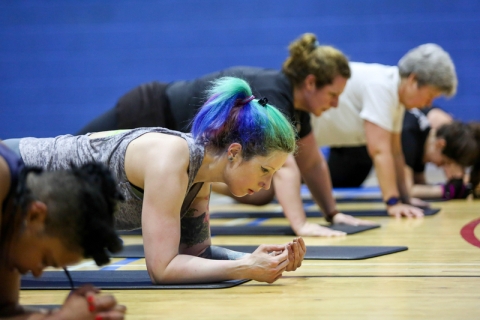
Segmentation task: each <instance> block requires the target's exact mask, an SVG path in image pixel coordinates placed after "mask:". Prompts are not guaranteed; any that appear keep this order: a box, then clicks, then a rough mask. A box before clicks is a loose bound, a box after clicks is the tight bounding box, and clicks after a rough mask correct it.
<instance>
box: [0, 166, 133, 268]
mask: <svg viewBox="0 0 480 320" xmlns="http://www.w3.org/2000/svg"><path fill="white" fill-rule="evenodd" d="M33 200H38V201H41V202H43V203H45V204H46V206H47V210H48V214H47V218H46V220H45V233H46V234H48V235H51V236H58V237H60V238H61V239H62V241H63V243H64V245H65V246H67V247H68V248H69V249H71V250H79V251H81V252H82V253H83V256H84V257H85V258H92V259H94V260H95V262H96V264H97V265H99V266H100V265H103V264H106V263H108V262H109V261H110V254H109V252H110V253H116V252H119V251H121V250H122V247H123V242H122V240H121V239H120V238H119V236H118V235H117V233H116V231H115V227H114V219H115V217H114V214H115V211H116V208H117V203H118V202H119V201H121V200H123V197H122V195H121V194H120V193H119V191H118V189H117V184H116V181H115V179H114V178H113V175H112V174H111V173H110V171H109V170H108V169H107V168H106V167H105V166H104V165H102V164H99V163H93V162H92V163H87V164H85V165H83V166H81V167H76V166H74V165H72V166H71V169H70V170H58V171H51V172H47V171H43V170H42V169H39V168H32V167H26V168H24V169H23V170H22V172H21V174H20V177H19V182H18V185H17V189H16V192H15V198H14V206H15V207H16V208H17V209H18V210H9V212H8V213H4V216H5V218H6V220H4V222H7V221H14V222H13V223H14V224H15V225H16V224H18V223H19V222H21V220H22V217H23V216H24V215H25V213H26V209H27V207H28V205H29V204H30V203H31V201H33ZM7 223H8V222H7ZM11 226H12V225H11V224H10V228H9V229H10V230H13V229H17V228H11ZM3 227H4V225H3V223H2V231H3V229H4V228H3ZM9 233H10V236H11V235H12V232H9ZM4 236H8V235H6V234H2V238H4Z"/></svg>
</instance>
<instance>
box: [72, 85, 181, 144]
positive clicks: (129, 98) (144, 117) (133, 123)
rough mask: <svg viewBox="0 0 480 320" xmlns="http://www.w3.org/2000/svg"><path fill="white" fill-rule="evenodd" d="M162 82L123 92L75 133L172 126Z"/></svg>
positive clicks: (173, 122)
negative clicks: (106, 108) (105, 110)
mask: <svg viewBox="0 0 480 320" xmlns="http://www.w3.org/2000/svg"><path fill="white" fill-rule="evenodd" d="M167 85H168V84H166V83H160V82H156V81H153V82H149V83H145V84H142V85H140V86H138V87H136V88H134V89H133V90H130V91H129V92H127V93H126V94H124V95H123V96H122V97H121V98H120V99H118V102H117V104H116V106H115V108H113V109H111V110H109V111H107V112H106V113H104V114H103V115H101V116H99V117H98V118H96V119H94V120H93V121H91V122H90V123H89V124H87V125H86V126H85V127H83V128H82V129H81V130H80V131H78V132H77V135H80V134H86V133H88V132H100V131H109V130H119V129H135V128H140V127H163V128H167V129H172V130H176V129H177V128H176V124H175V120H174V119H173V116H172V113H171V111H170V104H169V101H168V97H167V94H166V88H167Z"/></svg>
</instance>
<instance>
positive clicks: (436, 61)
mask: <svg viewBox="0 0 480 320" xmlns="http://www.w3.org/2000/svg"><path fill="white" fill-rule="evenodd" d="M398 69H399V71H400V76H401V77H402V78H407V77H408V76H410V75H411V74H414V75H415V78H416V80H417V81H418V85H419V86H423V85H431V86H433V87H436V88H438V89H439V90H440V91H442V93H443V94H445V95H446V96H449V97H451V96H453V95H455V93H456V92H457V84H458V80H457V74H456V72H455V65H454V64H453V61H452V58H450V55H449V54H448V53H447V52H446V51H445V50H443V49H442V47H440V46H439V45H437V44H434V43H426V44H422V45H420V46H418V47H416V48H413V49H411V50H410V51H408V52H407V53H406V54H405V55H404V56H403V57H402V58H401V59H400V61H398Z"/></svg>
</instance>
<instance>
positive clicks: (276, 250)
mask: <svg viewBox="0 0 480 320" xmlns="http://www.w3.org/2000/svg"><path fill="white" fill-rule="evenodd" d="M288 255H289V251H288V249H287V248H286V247H285V246H282V245H266V244H262V245H260V246H259V247H258V248H257V250H255V251H254V252H253V253H252V254H251V255H248V256H246V257H245V258H243V259H246V260H247V261H248V262H247V268H248V270H246V274H247V277H248V278H249V279H252V280H256V281H260V282H268V283H273V282H275V281H276V280H277V279H278V278H280V277H281V276H282V273H283V272H284V271H285V269H286V268H287V266H288V264H289V260H288Z"/></svg>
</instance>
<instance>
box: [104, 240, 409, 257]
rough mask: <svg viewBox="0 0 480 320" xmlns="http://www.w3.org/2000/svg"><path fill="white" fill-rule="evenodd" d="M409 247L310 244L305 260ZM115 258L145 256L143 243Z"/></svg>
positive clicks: (380, 253)
mask: <svg viewBox="0 0 480 320" xmlns="http://www.w3.org/2000/svg"><path fill="white" fill-rule="evenodd" d="M221 247H222V248H227V249H230V250H234V251H239V252H246V253H252V252H253V251H255V250H256V249H257V248H258V246H221ZM407 249H408V248H407V247H398V246H394V247H392V246H390V247H386V246H308V247H307V253H306V254H305V260H359V259H368V258H373V257H378V256H383V255H386V254H391V253H395V252H400V251H405V250H407ZM112 257H114V258H145V252H144V250H143V245H142V244H135V245H128V246H125V247H124V248H123V251H122V252H120V253H116V254H113V255H112Z"/></svg>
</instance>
